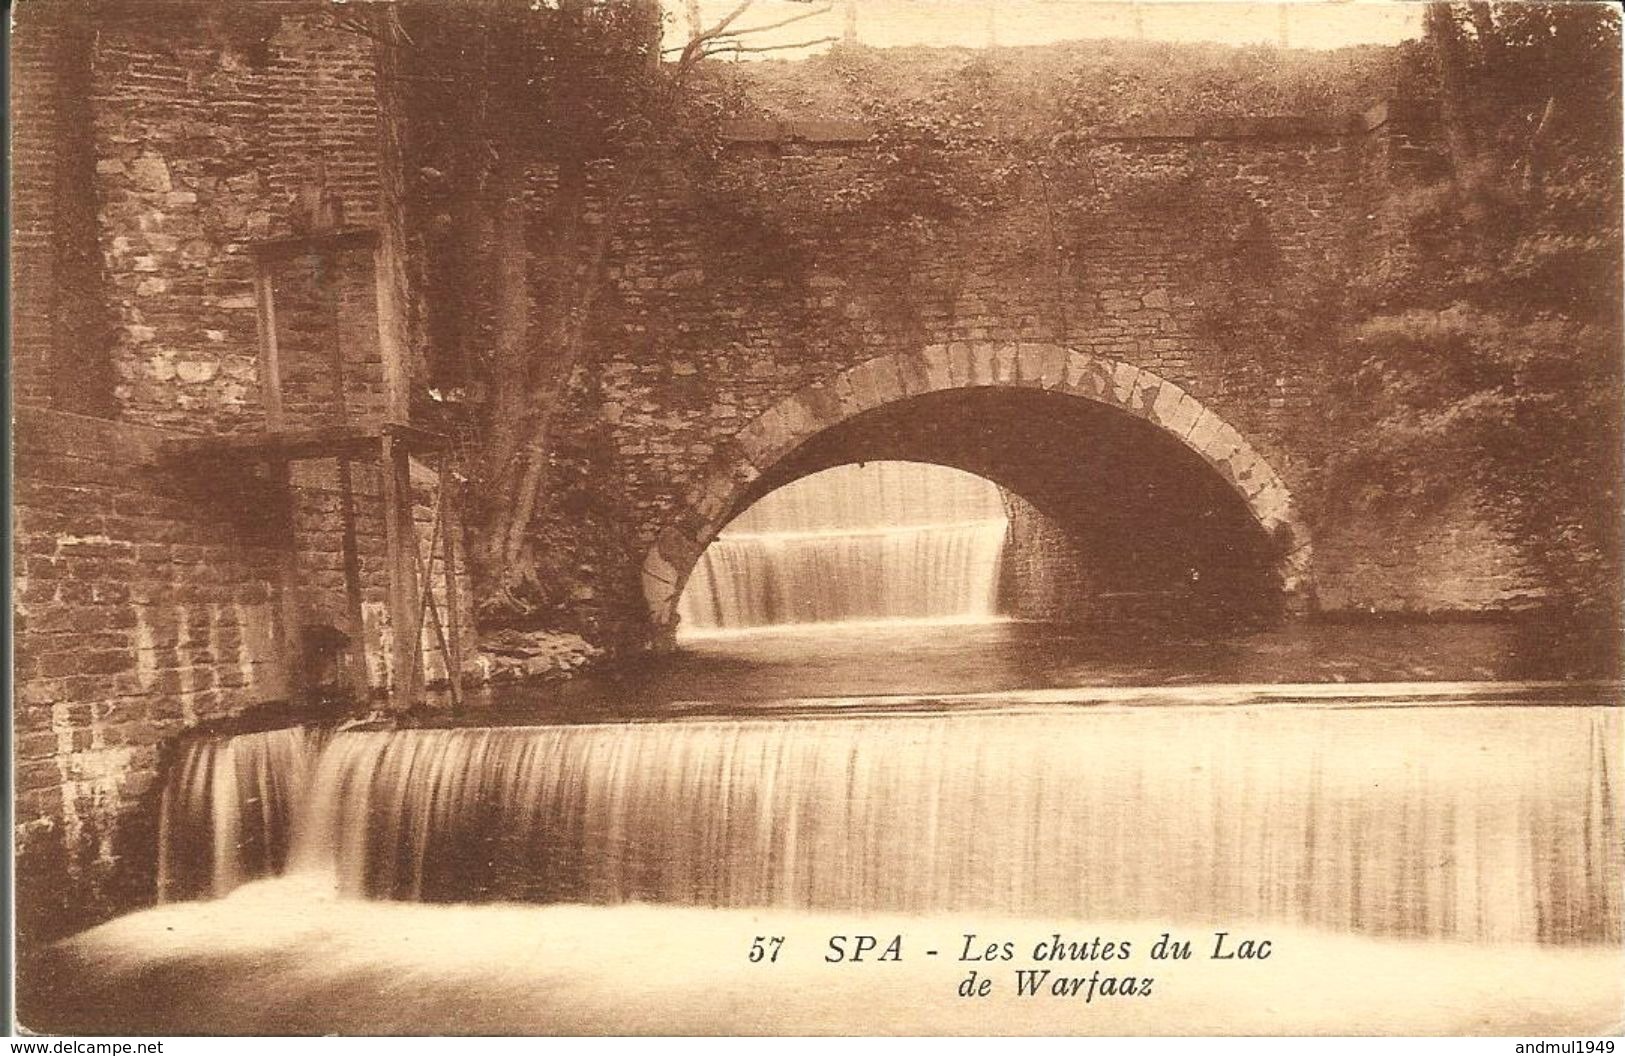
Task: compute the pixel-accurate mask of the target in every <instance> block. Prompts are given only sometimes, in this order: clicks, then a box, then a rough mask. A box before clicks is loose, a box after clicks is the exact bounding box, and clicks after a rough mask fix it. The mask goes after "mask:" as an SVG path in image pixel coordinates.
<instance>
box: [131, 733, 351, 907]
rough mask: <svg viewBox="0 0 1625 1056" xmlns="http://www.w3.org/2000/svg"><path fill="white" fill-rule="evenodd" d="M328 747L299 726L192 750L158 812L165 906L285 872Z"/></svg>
mask: <svg viewBox="0 0 1625 1056" xmlns="http://www.w3.org/2000/svg"><path fill="white" fill-rule="evenodd" d="M322 740H323V737H322V735H321V733H320V732H319V731H314V730H307V729H304V728H302V727H294V728H292V729H285V730H270V731H268V732H265V733H250V734H241V735H239V736H236V737H221V738H210V739H205V740H196V741H192V742H190V743H188V744H186V745H185V746H184V747H183V749H182V753H181V755H180V758H179V759H178V760H177V761H176V764H175V765H174V766H173V767H172V768H171V769H170V775H169V780H168V782H167V783H166V784H165V785H164V790H163V796H162V799H161V801H160V804H159V809H158V900H159V901H160V902H169V901H184V900H186V899H189V898H196V897H199V896H201V895H214V896H215V897H219V896H221V895H224V894H227V893H229V892H230V891H231V890H232V889H234V888H236V887H237V886H239V885H240V884H242V883H244V882H246V881H248V880H253V879H255V878H257V877H262V876H273V875H276V874H277V873H280V872H281V871H282V869H283V867H284V865H285V864H286V862H287V855H288V843H289V839H290V835H291V831H292V829H293V825H294V818H295V816H296V815H298V814H299V813H300V810H301V807H302V805H303V803H304V797H305V794H306V792H307V791H308V790H309V788H310V772H311V768H312V765H313V764H314V761H315V759H316V755H317V752H318V751H319V749H320V747H321V743H322Z"/></svg>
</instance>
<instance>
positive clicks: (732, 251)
mask: <svg viewBox="0 0 1625 1056" xmlns="http://www.w3.org/2000/svg"><path fill="white" fill-rule="evenodd" d="M1405 113H1407V114H1408V113H1409V111H1405ZM1424 132H1425V128H1423V127H1421V126H1419V125H1418V123H1417V122H1416V121H1409V122H1401V121H1400V120H1398V119H1397V118H1396V117H1395V110H1394V108H1391V107H1388V106H1382V107H1378V108H1376V109H1374V110H1372V111H1371V112H1370V113H1368V114H1366V115H1363V116H1360V117H1356V118H1351V119H1349V120H1347V121H1342V120H1337V119H1335V118H1326V119H1321V120H1311V121H1298V122H1279V121H1276V122H1271V121H1255V122H1247V121H1239V122H1237V121H1232V122H1226V123H1224V124H1223V125H1222V126H1214V127H1212V128H1203V127H1202V126H1201V125H1199V124H1195V125H1184V126H1180V127H1179V128H1175V129H1170V128H1163V127H1160V126H1150V127H1147V128H1145V129H1140V130H1135V129H1120V130H1115V131H1114V132H1113V133H1112V134H1111V135H1109V136H1102V137H1100V138H1099V139H1098V140H1097V141H1094V142H1092V143H1090V144H1089V145H1088V146H1087V148H1086V151H1087V153H1088V155H1089V156H1090V157H1091V158H1092V159H1093V161H1092V162H1091V164H1096V165H1098V166H1101V167H1109V168H1110V169H1112V170H1113V171H1117V172H1127V173H1131V174H1134V176H1135V178H1143V179H1144V180H1145V181H1146V182H1147V183H1149V184H1151V185H1153V186H1155V185H1156V184H1157V182H1158V181H1159V180H1160V181H1163V182H1166V183H1168V184H1169V185H1170V186H1172V187H1174V188H1176V189H1183V190H1184V192H1185V193H1190V194H1199V195H1200V196H1201V198H1202V201H1203V203H1204V204H1207V203H1211V205H1212V206H1213V208H1214V209H1216V210H1218V211H1221V212H1222V213H1223V214H1225V216H1227V217H1231V218H1235V217H1239V218H1241V220H1242V226H1243V228H1245V229H1244V230H1242V231H1241V232H1240V234H1238V233H1237V231H1236V226H1235V224H1234V223H1231V224H1230V225H1229V226H1228V227H1226V226H1225V225H1222V224H1208V223H1193V222H1192V219H1191V212H1190V210H1188V209H1182V208H1175V207H1173V206H1172V205H1170V204H1169V203H1168V202H1166V201H1164V202H1162V203H1158V202H1150V203H1136V202H1134V201H1129V200H1125V201H1124V202H1122V203H1118V204H1115V205H1113V207H1112V208H1111V209H1109V210H1105V211H1101V212H1098V213H1097V214H1096V215H1094V216H1093V218H1092V221H1091V223H1089V224H1087V225H1076V226H1073V227H1070V228H1068V229H1067V230H1066V231H1065V232H1064V235H1065V238H1066V240H1067V242H1068V245H1067V246H1066V247H1065V249H1066V251H1065V253H1064V254H1063V253H1060V251H1059V250H1057V251H1055V252H1052V251H1050V249H1048V248H1047V247H1048V246H1050V245H1051V243H1052V242H1054V241H1055V240H1056V239H1057V233H1056V230H1055V229H1054V227H1053V224H1052V222H1051V221H1050V220H1049V218H1047V217H1046V215H1045V214H1046V209H1047V207H1048V206H1047V203H1046V201H1045V199H1044V195H1043V191H1042V188H1038V187H1034V186H1030V185H1023V186H1020V187H1018V188H1017V190H1016V191H1015V192H1013V193H1011V194H1009V195H1008V196H1007V198H1006V199H1005V200H1003V201H1002V202H1000V203H999V204H996V205H994V206H992V207H991V208H988V209H985V210H982V211H979V212H973V213H971V214H969V215H966V216H964V217H962V218H961V219H959V220H957V221H955V222H954V223H951V224H947V225H943V224H938V225H936V226H935V227H933V228H931V229H930V230H929V233H927V234H926V235H925V236H923V237H915V236H908V237H902V236H900V235H899V233H898V231H897V230H896V229H891V230H888V229H884V228H863V227H861V226H853V225H844V226H843V225H842V224H841V223H839V222H838V221H839V214H838V212H826V213H824V214H823V215H822V216H820V214H819V203H826V202H829V201H830V200H831V199H832V198H834V197H838V194H839V191H840V188H841V187H842V186H845V185H848V184H852V183H854V182H861V181H862V180H864V179H867V178H869V177H871V176H872V174H873V172H874V171H875V169H876V168H877V167H878V166H880V165H882V164H883V162H882V160H881V159H879V158H877V156H876V153H875V149H874V146H873V144H871V143H870V142H869V141H868V140H867V139H866V134H865V133H864V131H863V130H862V129H858V128H855V127H853V126H841V125H823V126H816V127H812V128H810V129H809V130H802V129H800V128H798V127H786V126H778V127H769V128H765V129H763V128H756V127H742V128H740V129H739V130H738V131H737V133H736V134H735V135H734V142H733V144H732V146H731V148H730V152H729V153H728V155H727V156H726V158H725V160H724V161H723V162H722V170H721V171H722V176H721V178H720V179H721V180H722V181H723V182H724V184H725V185H726V186H727V187H729V188H731V189H732V193H733V194H734V195H735V196H736V200H734V201H732V202H730V203H720V204H719V203H718V202H717V201H716V200H715V199H706V200H702V201H700V202H698V203H696V200H695V199H694V197H693V196H692V195H685V194H684V193H682V192H680V191H678V190H676V189H674V188H670V187H667V188H662V189H660V190H659V191H657V192H656V193H655V194H653V195H652V198H653V202H652V204H651V205H650V207H649V208H647V209H646V210H645V211H644V212H642V213H641V214H640V215H639V216H638V217H637V218H636V219H635V220H634V221H632V222H631V223H630V224H629V225H628V228H627V230H626V232H625V234H624V236H623V237H622V238H620V239H619V240H618V244H617V248H618V251H619V255H618V257H617V260H616V264H615V269H614V272H613V274H614V279H615V291H614V292H615V294H616V298H615V306H616V308H617V310H618V311H619V312H620V313H621V315H620V319H621V322H622V328H621V330H620V331H619V332H618V333H616V334H615V335H614V336H613V337H612V338H610V339H608V341H607V344H608V346H609V347H607V348H606V349H605V352H606V356H605V358H604V360H603V363H602V367H601V369H600V373H599V376H598V378H597V384H596V387H595V388H594V389H593V390H592V391H591V392H590V393H588V392H584V393H583V396H582V402H581V407H580V412H579V418H580V420H581V421H583V422H586V421H596V420H598V419H599V418H601V419H602V420H605V421H607V422H608V423H609V427H610V430H611V432H610V437H609V439H610V442H611V443H612V444H613V445H614V449H615V452H616V454H617V455H618V471H619V474H620V476H621V478H622V481H621V482H620V483H618V485H617V486H618V487H624V489H625V491H626V495H627V498H626V504H627V506H628V514H629V516H630V518H631V524H632V525H633V530H634V532H635V535H636V538H637V539H638V540H639V541H640V545H644V546H647V545H649V544H650V543H652V541H653V540H654V539H655V538H656V537H657V536H658V535H659V534H660V533H661V532H662V531H663V530H666V529H668V528H669V527H670V526H672V525H674V524H682V523H684V522H685V520H687V519H689V518H690V517H691V516H692V505H693V502H694V501H695V496H694V495H693V494H691V492H692V489H694V488H695V487H697V486H698V487H704V486H705V485H706V482H708V481H710V480H713V479H715V478H716V477H717V475H718V474H719V472H720V473H723V474H725V473H726V472H727V467H728V465H729V464H730V463H731V462H734V461H737V460H738V455H737V445H736V444H735V441H736V440H737V438H738V437H739V436H740V434H741V430H743V429H744V427H745V426H746V425H747V424H749V423H751V422H752V421H753V420H755V419H756V418H757V417H758V416H760V415H761V414H762V413H763V412H764V411H766V410H767V409H768V408H770V407H773V406H774V405H775V404H778V403H779V402H780V401H781V400H784V399H786V398H787V397H790V396H793V395H795V394H797V393H802V392H816V391H817V390H818V389H819V387H820V386H822V385H824V384H826V383H829V382H831V381H832V379H834V378H836V377H837V376H838V375H839V374H840V373H841V372H842V371H845V370H848V369H850V368H852V367H853V366H854V365H856V364H859V363H863V362H865V361H870V360H874V359H876V358H877V357H883V356H885V357H896V356H902V357H907V356H910V355H914V354H917V353H919V352H920V351H921V350H923V349H930V348H933V347H944V346H947V347H951V346H953V345H954V344H955V343H961V344H969V345H971V346H973V347H999V346H1001V345H1011V346H1014V345H1016V344H1017V343H1031V344H1050V343H1053V344H1056V345H1061V346H1064V347H1067V348H1071V349H1077V350H1080V351H1083V352H1086V353H1089V354H1091V355H1095V356H1100V357H1104V358H1107V359H1110V360H1113V361H1116V362H1120V363H1124V364H1128V365H1130V366H1132V367H1137V368H1142V369H1145V370H1148V371H1153V372H1155V374H1156V375H1158V376H1160V377H1161V378H1163V379H1166V380H1167V381H1170V382H1172V383H1174V384H1176V385H1177V386H1179V387H1180V388H1181V389H1182V390H1184V391H1185V392H1188V393H1189V394H1190V395H1191V397H1193V398H1194V399H1196V400H1198V401H1200V403H1201V404H1202V405H1204V406H1206V407H1207V408H1208V409H1209V410H1211V411H1212V413H1213V414H1214V415H1216V416H1218V417H1219V418H1220V419H1221V420H1222V421H1223V422H1225V423H1227V424H1228V425H1230V426H1231V427H1233V428H1234V429H1235V430H1236V432H1237V433H1239V434H1240V436H1241V437H1243V438H1244V439H1245V441H1246V442H1247V443H1248V444H1250V445H1251V446H1252V448H1254V449H1255V450H1256V451H1257V452H1258V453H1259V455H1260V456H1261V457H1262V458H1263V459H1264V460H1265V461H1266V462H1267V463H1268V465H1269V466H1270V467H1272V468H1273V469H1274V470H1275V471H1276V472H1277V473H1278V474H1279V475H1280V478H1281V480H1282V482H1283V483H1284V486H1285V487H1286V489H1287V490H1288V491H1289V492H1290V494H1291V495H1292V496H1294V497H1295V498H1296V504H1295V505H1296V507H1297V509H1298V512H1299V514H1300V515H1301V516H1302V517H1303V519H1304V521H1305V522H1306V524H1305V527H1306V533H1307V536H1308V537H1309V538H1311V539H1314V540H1316V541H1317V542H1323V543H1324V546H1322V547H1319V548H1317V557H1316V559H1315V562H1314V565H1313V567H1312V568H1311V569H1310V576H1311V578H1312V579H1313V580H1314V581H1315V582H1318V581H1320V580H1321V579H1324V580H1325V582H1326V583H1327V584H1328V586H1329V589H1328V590H1327V591H1326V592H1325V594H1324V596H1323V597H1320V598H1319V599H1318V604H1319V605H1320V606H1321V607H1322V608H1324V609H1328V610H1337V609H1342V608H1345V607H1348V606H1351V605H1355V604H1359V605H1360V606H1361V607H1362V608H1365V607H1370V606H1374V607H1376V608H1378V609H1393V610H1405V609H1412V608H1417V607H1421V608H1425V609H1428V610H1430V611H1456V610H1460V609H1468V610H1473V611H1482V610H1484V609H1499V608H1512V607H1518V606H1520V605H1523V604H1525V603H1526V602H1527V600H1528V586H1529V584H1528V581H1527V577H1526V575H1525V573H1524V572H1523V570H1522V568H1521V567H1520V563H1519V560H1518V558H1517V555H1516V554H1515V553H1514V552H1513V551H1511V550H1508V549H1506V548H1505V546H1504V542H1505V540H1504V537H1503V535H1502V533H1501V531H1500V529H1499V528H1498V526H1496V525H1493V524H1486V523H1485V521H1484V518H1483V516H1482V514H1481V511H1478V510H1477V509H1475V508H1474V507H1473V506H1471V505H1470V504H1463V503H1457V504H1453V505H1452V506H1450V507H1449V509H1448V510H1446V511H1445V512H1444V513H1443V514H1442V515H1441V518H1442V519H1440V518H1435V519H1434V521H1433V522H1432V525H1431V528H1432V530H1434V531H1436V532H1438V533H1442V535H1441V536H1440V538H1448V539H1455V540H1458V541H1460V542H1463V543H1470V542H1471V541H1473V540H1478V539H1481V538H1487V537H1491V536H1493V537H1495V538H1497V539H1498V540H1500V542H1498V543H1497V544H1496V547H1495V548H1494V549H1493V552H1491V551H1487V550H1485V549H1484V548H1482V547H1477V546H1474V545H1467V546H1464V548H1463V549H1462V550H1461V551H1460V554H1459V557H1458V558H1457V559H1456V560H1455V561H1453V562H1452V563H1451V564H1450V565H1449V566H1448V567H1449V568H1450V569H1451V570H1450V571H1441V570H1440V569H1439V566H1438V565H1436V564H1434V563H1432V562H1431V561H1430V559H1429V558H1428V556H1427V554H1428V553H1430V552H1433V551H1436V550H1437V549H1438V547H1428V548H1418V549H1415V550H1403V549H1402V550H1398V551H1396V550H1395V548H1394V546H1393V544H1392V531H1391V525H1390V523H1389V522H1388V521H1386V520H1384V518H1383V517H1382V516H1380V515H1372V516H1369V517H1363V518H1355V519H1352V520H1348V519H1337V518H1320V517H1318V513H1319V511H1320V509H1321V508H1322V503H1321V502H1320V501H1319V500H1320V499H1321V497H1322V496H1321V494H1320V487H1321V481H1320V480H1319V478H1318V476H1317V469H1316V467H1317V466H1319V465H1321V464H1323V462H1324V456H1325V454H1326V453H1327V451H1328V450H1329V448H1330V446H1331V445H1334V444H1335V443H1336V438H1335V437H1334V436H1331V435H1328V431H1327V429H1326V426H1325V423H1326V420H1327V417H1328V409H1329V408H1328V404H1327V401H1328V400H1330V399H1331V398H1332V397H1331V396H1330V395H1329V386H1328V385H1327V381H1328V380H1329V379H1327V378H1326V377H1325V376H1323V371H1322V369H1321V366H1320V364H1319V363H1318V361H1315V360H1306V359H1304V358H1302V357H1295V356H1294V354H1293V350H1292V349H1281V348H1266V347H1259V348H1258V349H1256V350H1251V349H1248V348H1247V346H1246V342H1245V339H1244V338H1245V335H1242V338H1241V339H1239V340H1238V338H1237V335H1235V334H1234V333H1228V334H1222V333H1216V332H1215V330H1214V326H1215V322H1214V321H1215V320H1216V319H1217V320H1221V321H1222V320H1224V319H1225V318H1226V312H1227V309H1228V307H1229V305H1228V304H1227V302H1228V301H1229V300H1230V299H1232V298H1234V297H1235V296H1236V293H1237V289H1236V287H1235V285H1234V282H1237V281H1243V278H1242V276H1241V275H1236V276H1230V277H1229V281H1228V282H1227V281H1225V280H1226V278H1227V277H1226V275H1225V274H1224V268H1225V262H1226V261H1227V260H1229V259H1231V258H1233V257H1234V255H1235V254H1236V253H1238V252H1251V251H1252V250H1250V249H1249V248H1248V246H1247V245H1246V244H1245V243H1246V242H1247V241H1248V240H1253V241H1255V242H1256V243H1258V244H1259V245H1262V246H1265V247H1267V251H1268V252H1269V253H1270V254H1273V257H1274V259H1273V260H1272V261H1270V262H1268V264H1267V267H1266V268H1265V269H1264V273H1265V274H1266V275H1267V276H1274V278H1267V279H1266V280H1264V281H1266V283H1268V282H1277V281H1278V282H1280V283H1281V286H1280V289H1281V291H1282V293H1281V296H1287V295H1288V291H1290V290H1291V289H1293V288H1294V287H1292V286H1291V284H1290V282H1289V279H1290V278H1291V277H1292V276H1294V275H1302V274H1308V273H1314V274H1317V275H1326V276H1329V277H1330V278H1331V279H1332V280H1333V285H1335V276H1336V275H1338V274H1341V273H1346V272H1347V271H1348V270H1349V269H1351V268H1353V267H1355V266H1356V265H1358V264H1361V263H1363V262H1365V261H1367V260H1368V259H1369V258H1370V256H1371V255H1372V254H1381V253H1384V252H1388V251H1389V250H1388V248H1387V246H1388V243H1387V239H1388V236H1389V235H1390V234H1391V232H1389V231H1388V230H1387V228H1386V227H1385V226H1384V225H1385V221H1384V219H1383V217H1382V216H1381V215H1379V214H1378V213H1377V211H1376V210H1375V207H1374V203H1375V202H1377V201H1379V200H1380V199H1381V198H1382V197H1383V196H1384V195H1385V194H1386V192H1387V191H1388V189H1389V188H1390V187H1391V186H1392V185H1393V182H1394V181H1396V180H1402V179H1408V178H1412V177H1414V175H1415V174H1417V173H1419V172H1424V171H1426V169H1427V166H1429V165H1431V164H1435V163H1436V162H1437V157H1436V154H1434V153H1433V152H1432V151H1431V150H1429V149H1427V147H1426V144H1425V140H1424V139H1423V134H1424ZM1080 167H1081V168H1085V169H1087V168H1088V167H1089V165H1088V164H1086V165H1083V166H1080ZM753 195H754V196H762V197H770V198H773V199H778V200H783V201H790V202H799V203H809V204H805V205H803V206H800V207H798V208H796V209H792V210H780V211H779V212H778V213H775V212H774V210H773V208H772V207H771V206H766V205H763V204H762V203H761V202H760V201H755V200H753V198H752V196H753ZM764 214H765V215H766V216H767V217H768V219H767V220H765V221H764V220H763V219H762V217H763V215H764ZM782 216H789V219H787V220H786V219H782V218H781V217H782ZM1215 262H1217V267H1216V266H1215ZM1269 289H1270V287H1268V286H1267V285H1266V288H1265V290H1264V293H1265V294H1266V298H1265V299H1266V301H1267V299H1268V297H1267V295H1268V293H1269ZM1250 292H1256V291H1250ZM1298 307H1299V306H1297V305H1294V304H1287V303H1278V304H1276V305H1274V306H1273V308H1274V310H1278V311H1282V312H1291V311H1293V310H1294V309H1296V308H1298ZM1238 347H1239V348H1240V349H1242V351H1239V352H1238V351H1237V349H1238ZM758 468H759V469H761V468H765V467H758ZM1441 545H1443V544H1441ZM1435 556H1436V555H1435ZM1379 567H1383V568H1385V569H1386V570H1387V571H1384V572H1381V573H1377V572H1376V571H1375V570H1376V569H1377V568H1379ZM681 571H682V570H681V569H679V570H678V572H679V574H680V573H681ZM1462 576H1467V577H1468V578H1470V579H1471V580H1472V582H1471V584H1467V583H1464V582H1461V581H1460V580H1461V577H1462ZM1356 584H1359V586H1356ZM1401 584H1403V587H1402V588H1401V587H1400V586H1399V585H1401ZM1311 586H1312V585H1311ZM1355 598H1359V599H1361V600H1360V601H1359V602H1358V603H1356V602H1355V601H1354V600H1353V599H1355Z"/></svg>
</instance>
